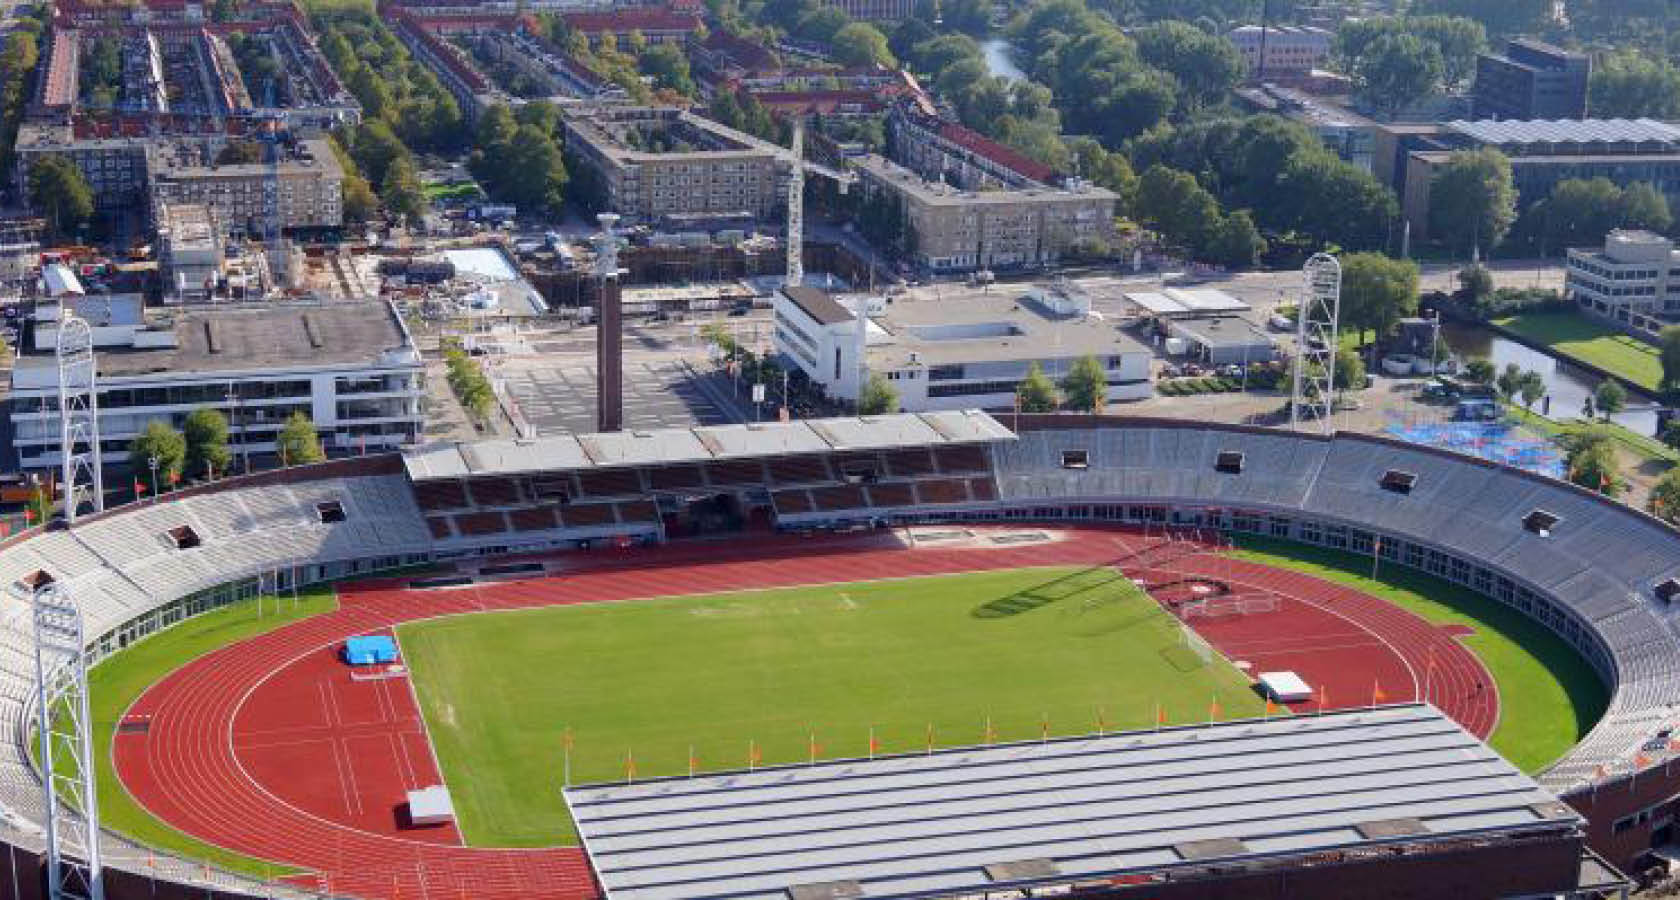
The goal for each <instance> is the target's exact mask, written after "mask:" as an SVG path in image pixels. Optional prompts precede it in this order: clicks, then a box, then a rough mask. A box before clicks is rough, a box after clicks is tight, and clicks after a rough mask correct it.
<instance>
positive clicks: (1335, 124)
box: [1237, 83, 1379, 172]
mask: <svg viewBox="0 0 1680 900" xmlns="http://www.w3.org/2000/svg"><path fill="white" fill-rule="evenodd" d="M1237 99H1238V100H1240V101H1242V102H1243V103H1245V104H1247V105H1248V106H1249V108H1251V109H1254V110H1256V111H1258V112H1269V113H1273V114H1275V115H1280V116H1283V117H1284V118H1287V119H1289V120H1290V121H1292V122H1298V123H1300V124H1301V125H1303V126H1305V127H1307V128H1308V129H1310V130H1311V131H1312V132H1313V133H1314V134H1316V135H1318V139H1319V140H1320V141H1322V142H1324V147H1325V149H1327V150H1329V151H1330V152H1332V153H1334V154H1336V156H1337V157H1338V158H1340V159H1341V160H1343V161H1344V162H1350V163H1352V164H1354V165H1356V166H1358V167H1359V168H1361V169H1364V170H1365V171H1367V172H1370V171H1371V170H1372V168H1373V163H1372V157H1373V154H1374V152H1375V146H1376V141H1377V132H1378V131H1379V126H1378V125H1377V123H1375V122H1373V121H1371V120H1370V119H1367V118H1366V117H1364V116H1362V115H1360V114H1359V113H1356V112H1354V111H1353V110H1351V109H1348V108H1347V107H1345V106H1341V105H1339V104H1337V103H1335V102H1333V101H1331V100H1327V99H1324V98H1322V97H1315V96H1313V95H1311V94H1308V93H1306V92H1305V91H1301V90H1298V89H1296V88H1292V87H1283V86H1281V85H1276V84H1269V83H1268V84H1263V85H1259V86H1257V87H1251V88H1243V89H1241V90H1238V91H1237Z"/></svg>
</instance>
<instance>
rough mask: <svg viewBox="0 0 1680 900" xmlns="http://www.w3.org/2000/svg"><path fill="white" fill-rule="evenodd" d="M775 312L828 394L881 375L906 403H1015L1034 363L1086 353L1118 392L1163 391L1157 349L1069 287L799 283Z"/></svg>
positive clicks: (1069, 361) (781, 348)
mask: <svg viewBox="0 0 1680 900" xmlns="http://www.w3.org/2000/svg"><path fill="white" fill-rule="evenodd" d="M860 304H861V305H862V306H863V313H864V315H863V317H862V318H861V319H860V318H859V317H858V315H857V312H858V308H859V305H860ZM774 321H775V331H774V335H773V338H772V340H773V346H774V347H775V349H776V351H777V352H779V353H781V354H782V355H783V356H785V357H786V358H788V359H790V360H792V361H793V362H794V364H795V365H797V366H799V368H800V369H802V370H803V371H804V372H805V374H806V375H807V376H808V377H809V378H810V379H811V380H812V381H813V382H816V383H817V384H820V385H822V386H823V389H824V390H825V391H827V392H828V394H829V396H831V397H838V398H841V399H845V400H855V399H856V398H857V395H858V391H859V387H860V385H863V384H867V383H868V381H869V379H870V378H871V377H873V376H874V375H877V374H878V375H880V376H881V377H883V378H885V379H886V381H887V383H888V384H889V385H891V386H892V388H893V390H894V391H896V392H897V394H898V398H899V405H900V408H901V409H902V410H903V411H906V412H927V411H931V410H953V409H972V408H975V407H986V408H994V409H995V408H1008V407H1011V406H1012V405H1013V404H1014V402H1015V390H1016V387H1017V386H1018V385H1019V384H1020V382H1021V380H1022V379H1024V378H1026V377H1027V373H1028V372H1029V371H1030V370H1031V368H1032V365H1033V364H1034V363H1037V364H1038V365H1039V367H1040V368H1041V369H1042V370H1043V371H1044V373H1045V374H1046V375H1047V376H1049V377H1050V378H1051V379H1053V380H1060V379H1061V378H1062V377H1063V376H1065V375H1066V374H1067V373H1068V371H1069V370H1070V369H1071V368H1072V366H1073V364H1074V362H1075V361H1077V360H1078V359H1080V358H1081V357H1085V356H1092V357H1095V358H1096V359H1097V361H1098V362H1099V363H1100V364H1101V365H1102V366H1103V369H1104V371H1105V373H1106V375H1107V379H1108V391H1107V397H1106V399H1107V400H1109V401H1122V400H1141V399H1144V398H1147V397H1148V396H1150V394H1151V393H1152V392H1153V390H1154V388H1153V386H1152V385H1151V382H1150V375H1149V362H1150V359H1151V358H1152V354H1151V352H1150V350H1149V348H1147V347H1145V346H1144V345H1143V344H1142V343H1140V342H1138V341H1137V340H1135V339H1133V338H1132V337H1130V336H1128V335H1126V334H1124V333H1123V332H1121V331H1120V330H1119V329H1118V328H1117V327H1115V325H1114V324H1113V323H1112V322H1108V321H1106V320H1104V319H1103V318H1102V317H1101V316H1099V315H1096V314H1093V313H1092V312H1091V302H1090V298H1089V297H1088V296H1086V295H1085V294H1084V293H1083V292H1081V291H1079V290H1078V289H1076V288H1073V287H1070V286H1035V287H1032V288H1030V289H1027V290H1025V291H1022V290H1020V288H1019V286H1011V287H1009V288H999V289H997V290H993V291H989V292H988V291H981V290H978V289H972V290H968V291H966V292H965V291H963V290H961V289H952V290H945V291H942V292H941V295H940V296H937V297H920V298H912V297H905V296H901V297H896V298H894V299H893V302H892V303H890V304H889V303H887V302H885V300H884V299H882V298H878V297H868V296H863V295H853V296H839V297H837V296H834V295H830V294H828V293H826V292H824V291H821V290H817V289H815V288H808V287H793V288H785V289H783V290H781V291H779V292H778V293H777V295H776V298H775V308H774Z"/></svg>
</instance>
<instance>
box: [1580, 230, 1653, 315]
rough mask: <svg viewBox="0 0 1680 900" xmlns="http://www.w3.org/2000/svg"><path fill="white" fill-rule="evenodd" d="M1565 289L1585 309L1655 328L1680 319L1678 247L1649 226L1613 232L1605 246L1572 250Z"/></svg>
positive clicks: (1606, 238)
mask: <svg viewBox="0 0 1680 900" xmlns="http://www.w3.org/2000/svg"><path fill="white" fill-rule="evenodd" d="M1564 294H1565V296H1567V297H1568V298H1569V299H1570V300H1573V301H1574V302H1575V304H1576V305H1577V306H1579V307H1580V308H1581V309H1582V310H1583V311H1585V312H1589V313H1592V314H1594V315H1597V316H1601V317H1603V318H1606V319H1612V320H1615V321H1618V322H1624V323H1626V324H1629V325H1634V326H1638V327H1640V328H1644V329H1646V330H1656V329H1658V328H1661V327H1662V325H1665V324H1672V322H1673V321H1674V320H1675V319H1677V318H1680V251H1677V250H1675V249H1674V242H1673V241H1671V240H1669V239H1668V238H1665V237H1663V236H1662V235H1659V234H1652V233H1651V232H1649V231H1623V230H1616V231H1612V232H1610V234H1609V235H1607V236H1606V237H1605V239H1604V247H1603V248H1602V249H1600V248H1596V247H1589V248H1571V249H1570V251H1569V259H1568V262H1567V264H1566V268H1565V276H1564Z"/></svg>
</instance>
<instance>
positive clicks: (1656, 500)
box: [1647, 467, 1680, 525]
mask: <svg viewBox="0 0 1680 900" xmlns="http://www.w3.org/2000/svg"><path fill="white" fill-rule="evenodd" d="M1647 508H1648V509H1650V511H1651V515H1653V516H1656V517H1657V518H1659V519H1662V520H1663V521H1664V522H1667V523H1668V524H1670V525H1680V467H1675V468H1672V469H1669V470H1668V471H1667V472H1665V473H1663V477H1661V478H1659V479H1657V483H1656V484H1655V485H1653V486H1652V487H1651V500H1650V503H1649V504H1648V507H1647Z"/></svg>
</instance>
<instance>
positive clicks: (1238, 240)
mask: <svg viewBox="0 0 1680 900" xmlns="http://www.w3.org/2000/svg"><path fill="white" fill-rule="evenodd" d="M1265 252H1266V239H1265V238H1263V237H1261V236H1260V229H1259V228H1257V227H1255V225H1254V217H1253V216H1250V215H1249V214H1248V210H1246V209H1239V210H1237V211H1236V212H1234V213H1231V214H1230V215H1228V216H1226V217H1225V218H1224V219H1223V220H1221V221H1220V223H1219V224H1218V226H1217V227H1215V228H1214V229H1213V234H1211V235H1209V236H1208V242H1207V249H1206V254H1205V255H1206V256H1207V258H1208V260H1209V261H1210V262H1215V263H1218V264H1220V265H1222V266H1233V267H1237V268H1244V267H1247V266H1252V265H1254V264H1255V263H1257V262H1259V261H1260V255H1261V254H1263V253H1265Z"/></svg>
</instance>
